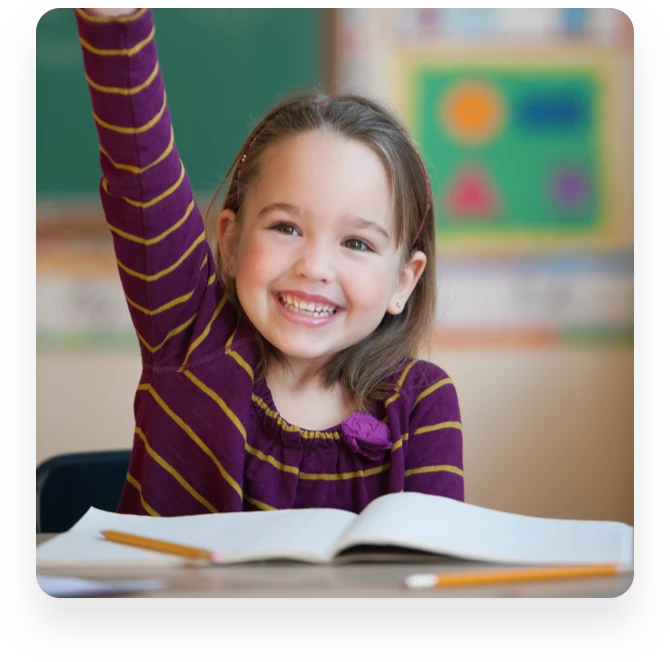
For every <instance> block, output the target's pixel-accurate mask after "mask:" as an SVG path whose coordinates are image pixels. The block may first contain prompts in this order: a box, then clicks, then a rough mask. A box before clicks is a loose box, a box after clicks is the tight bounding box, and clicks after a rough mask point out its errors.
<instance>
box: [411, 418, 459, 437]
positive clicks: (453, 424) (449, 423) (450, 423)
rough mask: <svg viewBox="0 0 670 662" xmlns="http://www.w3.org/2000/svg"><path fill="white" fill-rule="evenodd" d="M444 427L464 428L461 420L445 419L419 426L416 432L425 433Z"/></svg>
mask: <svg viewBox="0 0 670 662" xmlns="http://www.w3.org/2000/svg"><path fill="white" fill-rule="evenodd" d="M444 428H455V429H456V430H463V427H462V426H461V423H460V421H445V422H444V423H435V425H424V427H422V428H417V430H416V432H415V433H414V434H415V435H416V434H425V433H426V432H434V431H435V430H443V429H444Z"/></svg>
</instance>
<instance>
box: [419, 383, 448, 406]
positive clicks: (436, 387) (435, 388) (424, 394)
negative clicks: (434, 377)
mask: <svg viewBox="0 0 670 662" xmlns="http://www.w3.org/2000/svg"><path fill="white" fill-rule="evenodd" d="M446 384H453V382H452V381H451V379H449V378H448V377H445V378H444V379H441V380H440V381H439V382H436V383H435V384H433V385H432V386H429V387H428V388H427V389H426V390H425V391H423V392H422V393H420V394H419V397H418V398H417V399H416V400H415V401H414V406H415V407H416V405H417V403H418V402H419V400H422V399H423V398H425V397H426V396H427V395H430V394H431V393H433V392H434V391H437V389H438V388H440V387H442V386H445V385H446Z"/></svg>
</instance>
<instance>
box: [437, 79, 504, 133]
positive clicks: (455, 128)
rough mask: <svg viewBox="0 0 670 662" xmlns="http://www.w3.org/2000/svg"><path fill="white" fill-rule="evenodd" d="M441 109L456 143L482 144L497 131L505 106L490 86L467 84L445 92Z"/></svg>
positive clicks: (446, 125) (499, 127)
mask: <svg viewBox="0 0 670 662" xmlns="http://www.w3.org/2000/svg"><path fill="white" fill-rule="evenodd" d="M440 110H441V118H442V123H443V125H444V127H445V128H446V130H447V132H448V133H449V134H451V135H452V136H453V137H454V138H455V139H456V140H457V141H459V142H465V143H484V142H488V141H489V140H491V139H492V138H494V137H495V136H496V135H497V134H498V133H499V132H500V130H501V128H502V125H503V120H504V115H505V104H504V101H503V98H502V96H501V95H500V93H499V92H498V91H497V90H496V89H495V88H494V87H493V86H491V85H488V84H486V83H480V82H474V81H472V82H470V81H469V82H467V83H459V84H457V85H455V86H454V87H452V88H450V89H449V90H447V92H446V93H445V94H444V96H443V97H442V104H441V109H440Z"/></svg>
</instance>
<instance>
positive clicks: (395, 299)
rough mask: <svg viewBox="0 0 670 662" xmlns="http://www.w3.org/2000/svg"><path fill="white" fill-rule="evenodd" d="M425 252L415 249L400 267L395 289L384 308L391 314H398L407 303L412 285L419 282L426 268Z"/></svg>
mask: <svg viewBox="0 0 670 662" xmlns="http://www.w3.org/2000/svg"><path fill="white" fill-rule="evenodd" d="M426 262H427V258H426V254H425V253H422V252H421V251H415V252H414V254H413V255H412V256H411V257H410V258H409V260H407V262H405V266H403V267H402V268H401V269H400V273H399V274H398V282H397V284H396V288H395V291H394V292H393V296H392V297H391V301H389V305H388V308H387V309H386V310H387V311H388V312H389V313H390V314H391V315H399V314H400V313H401V312H402V311H403V309H404V307H405V304H406V303H407V299H409V297H410V295H411V294H412V292H413V291H414V287H415V286H416V284H417V283H418V282H419V278H421V274H422V273H423V270H424V269H425V268H426Z"/></svg>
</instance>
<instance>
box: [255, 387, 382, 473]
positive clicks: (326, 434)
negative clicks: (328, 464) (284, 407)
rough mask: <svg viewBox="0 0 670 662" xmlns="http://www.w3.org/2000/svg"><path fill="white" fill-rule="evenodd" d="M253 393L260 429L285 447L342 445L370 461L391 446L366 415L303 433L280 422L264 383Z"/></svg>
mask: <svg viewBox="0 0 670 662" xmlns="http://www.w3.org/2000/svg"><path fill="white" fill-rule="evenodd" d="M254 391H255V393H256V395H257V396H259V398H260V402H257V403H256V404H257V406H256V407H255V410H256V412H257V415H258V416H259V418H260V420H261V423H262V425H263V426H264V427H265V428H266V429H267V430H268V432H270V433H271V434H273V435H278V436H280V437H281V438H282V439H283V440H284V442H285V443H289V444H292V445H293V444H300V445H304V444H310V445H311V444H319V445H321V444H325V445H330V444H333V443H338V442H342V443H343V444H345V445H346V446H347V448H349V449H350V450H351V451H353V452H354V453H356V454H357V455H360V456H361V457H365V458H367V459H368V460H372V461H379V460H381V459H382V458H383V457H384V455H385V454H386V452H387V451H388V450H390V449H391V447H392V446H393V444H392V442H391V430H390V429H389V427H388V425H386V424H385V423H382V422H381V421H380V420H378V419H377V418H375V417H374V416H371V415H369V414H362V413H360V412H354V413H353V414H352V415H351V416H349V417H348V418H345V419H344V420H343V421H342V422H341V423H339V424H338V425H334V426H333V427H331V428H328V429H327V430H318V431H316V430H305V429H303V428H300V427H298V426H295V425H291V424H290V423H288V421H284V419H282V417H281V416H280V415H279V412H278V410H277V407H276V405H275V403H274V399H273V398H272V393H271V392H270V389H269V387H268V385H267V382H266V381H265V379H263V378H261V379H260V380H258V381H257V382H256V384H255V386H254Z"/></svg>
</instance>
